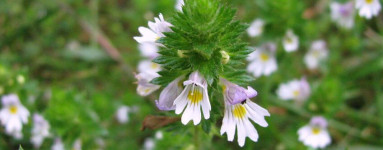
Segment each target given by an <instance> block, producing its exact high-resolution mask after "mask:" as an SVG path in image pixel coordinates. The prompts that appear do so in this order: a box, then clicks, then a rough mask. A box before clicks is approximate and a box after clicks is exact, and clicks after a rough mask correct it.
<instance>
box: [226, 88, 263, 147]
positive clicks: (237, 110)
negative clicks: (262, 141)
mask: <svg viewBox="0 0 383 150" xmlns="http://www.w3.org/2000/svg"><path fill="white" fill-rule="evenodd" d="M227 83H230V82H228V81H226V83H225V85H224V86H223V90H224V92H223V93H224V101H225V115H224V117H223V120H222V127H221V135H223V134H224V133H226V134H227V140H228V141H233V140H234V135H235V130H237V137H238V144H239V146H241V147H242V146H244V145H245V140H246V137H249V138H250V139H251V140H253V141H254V142H256V141H258V132H257V130H256V129H255V128H254V126H253V124H252V123H251V122H250V119H251V120H252V121H254V122H255V123H257V124H259V125H260V126H262V127H267V126H268V124H267V122H266V120H265V118H264V117H265V116H270V114H269V112H268V111H267V110H266V109H264V108H262V107H260V106H259V105H257V104H256V103H254V102H252V101H251V100H250V98H252V97H255V96H256V95H257V92H256V91H255V90H254V89H252V88H251V87H248V90H245V89H244V88H243V89H242V90H236V91H237V92H228V91H229V90H228V89H227V88H228V86H231V85H230V84H229V85H228V84H227ZM231 84H232V83H231ZM242 92H245V93H246V94H245V95H246V97H242V96H240V97H242V98H245V99H244V100H243V101H242V103H237V104H234V105H232V104H231V103H232V102H230V101H231V100H230V98H232V97H237V96H236V95H238V94H239V95H242ZM249 118H250V119H249Z"/></svg>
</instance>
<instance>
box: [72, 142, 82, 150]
mask: <svg viewBox="0 0 383 150" xmlns="http://www.w3.org/2000/svg"><path fill="white" fill-rule="evenodd" d="M81 147H82V141H81V139H77V140H76V141H74V143H73V148H72V150H81V149H82V148H81Z"/></svg>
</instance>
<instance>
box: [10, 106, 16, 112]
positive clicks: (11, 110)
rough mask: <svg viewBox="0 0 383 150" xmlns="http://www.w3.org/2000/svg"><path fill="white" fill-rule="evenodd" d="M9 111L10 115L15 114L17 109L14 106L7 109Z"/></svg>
mask: <svg viewBox="0 0 383 150" xmlns="http://www.w3.org/2000/svg"><path fill="white" fill-rule="evenodd" d="M9 111H10V112H11V114H16V113H17V107H16V106H15V105H12V106H11V107H9Z"/></svg>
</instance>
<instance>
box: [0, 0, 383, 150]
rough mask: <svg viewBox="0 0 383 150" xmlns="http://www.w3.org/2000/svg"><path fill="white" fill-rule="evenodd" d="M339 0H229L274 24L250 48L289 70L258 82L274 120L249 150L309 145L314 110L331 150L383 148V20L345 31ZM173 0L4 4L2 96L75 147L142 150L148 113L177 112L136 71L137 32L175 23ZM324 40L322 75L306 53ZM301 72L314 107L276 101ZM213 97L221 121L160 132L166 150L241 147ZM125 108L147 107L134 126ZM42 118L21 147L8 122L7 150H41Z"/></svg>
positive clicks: (245, 17)
mask: <svg viewBox="0 0 383 150" xmlns="http://www.w3.org/2000/svg"><path fill="white" fill-rule="evenodd" d="M320 2H323V3H324V4H322V5H324V7H323V8H322V9H321V10H320V12H319V13H318V14H316V15H314V16H313V17H309V18H307V17H305V15H304V14H305V13H307V11H308V10H310V9H313V8H314V7H317V6H318V5H320V4H321V3H320ZM329 2H330V1H326V0H323V1H315V0H306V1H300V0H273V1H270V0H244V1H238V0H222V3H223V4H225V5H228V6H230V7H234V8H236V9H237V14H236V18H237V19H238V20H240V21H241V22H244V23H251V21H253V20H254V19H256V18H262V19H264V20H265V22H266V26H265V28H264V33H263V34H262V36H261V37H258V38H249V37H247V36H246V35H243V36H242V38H243V40H246V41H248V42H249V43H250V46H260V45H261V44H262V43H265V42H268V41H273V42H277V43H278V49H277V60H278V70H277V71H276V72H275V73H273V74H272V75H271V76H268V77H261V78H258V79H256V80H255V81H254V82H251V83H249V85H251V86H252V87H254V88H255V89H256V90H257V91H258V93H259V94H258V96H257V97H256V98H255V99H253V101H255V102H256V103H258V104H259V105H260V106H262V107H265V108H267V109H268V110H269V111H270V112H271V117H268V118H266V120H267V121H268V123H269V126H268V127H267V128H262V127H260V126H258V125H255V127H256V128H257V130H258V133H259V135H260V138H259V141H258V142H256V143H255V142H252V141H251V140H247V141H246V145H245V147H244V149H281V150H282V149H302V150H304V149H307V148H306V147H305V146H304V145H303V144H302V143H300V142H299V141H298V135H297V130H298V129H299V128H300V127H301V126H303V125H305V124H307V123H308V121H309V118H310V117H311V116H312V115H323V116H325V117H326V118H328V119H329V120H330V121H329V122H330V127H329V128H330V133H331V135H332V145H331V146H330V147H329V149H380V148H381V147H383V78H382V75H383V44H382V41H383V40H382V39H383V32H382V30H383V19H382V13H380V15H379V16H378V17H375V18H373V19H372V20H366V19H363V18H361V17H359V16H358V15H356V16H355V26H354V28H353V29H352V30H346V29H342V28H339V27H338V26H336V25H335V24H334V23H333V22H331V18H330V11H329V7H328V4H329ZM381 3H382V1H381ZM174 4H175V0H130V1H122V0H108V1H101V0H88V1H76V0H61V1H48V0H34V1H23V0H12V1H11V0H2V1H0V51H1V53H0V95H3V94H8V93H17V94H18V95H19V97H20V100H21V102H22V103H23V104H24V105H25V106H26V107H27V108H28V109H29V111H30V112H31V113H35V112H36V113H41V114H43V115H44V117H45V118H46V119H47V120H48V121H49V122H50V124H51V132H52V134H53V135H54V137H55V136H60V137H61V138H62V139H63V142H64V143H65V145H66V147H67V148H69V147H71V146H72V144H73V142H74V141H75V140H76V139H78V138H80V139H81V140H82V143H83V149H96V148H98V145H97V142H96V141H97V140H98V139H103V140H104V141H105V149H114V150H117V149H141V148H142V146H143V144H144V142H145V139H147V138H153V139H154V135H155V133H156V131H154V130H145V131H141V130H140V128H141V123H142V122H143V119H144V118H145V116H147V115H163V116H165V115H166V116H176V115H175V114H174V113H173V112H160V111H158V110H157V108H156V107H155V104H154V100H155V99H157V95H158V92H157V93H156V94H153V95H152V96H149V97H139V96H138V95H137V94H136V93H135V88H136V85H135V84H134V82H135V79H134V78H133V75H134V74H133V72H135V71H136V69H133V68H135V66H136V65H137V63H138V61H139V60H140V59H141V56H140V54H139V51H138V50H137V43H136V42H135V41H134V40H133V38H132V37H133V36H137V35H139V33H138V30H137V28H138V27H139V26H147V21H148V20H152V19H153V17H154V16H157V14H158V13H163V14H164V16H165V18H166V19H170V16H173V14H174V13H175V12H176V11H175V9H174ZM84 24H85V25H84ZM87 28H88V29H87ZM287 29H293V30H294V32H295V33H296V34H297V35H298V36H299V37H300V43H301V44H300V48H299V51H298V52H295V53H289V54H287V53H286V52H285V51H284V50H283V48H282V45H281V39H282V37H283V35H284V34H285V32H286V30H287ZM368 31H371V32H372V33H374V34H369V33H371V32H368ZM98 32H101V33H102V34H103V36H105V37H107V38H108V40H109V41H110V42H111V43H112V44H113V45H114V46H115V47H116V48H117V49H118V50H119V52H120V53H121V55H122V58H123V61H122V62H118V61H115V60H113V59H112V58H111V57H109V56H108V54H107V52H105V51H104V48H103V47H102V46H101V45H100V43H99V42H98V39H97V33H98ZM317 39H324V40H325V41H326V42H327V44H328V47H329V50H330V54H329V56H330V57H329V59H328V60H327V62H326V63H325V64H321V67H320V69H319V71H318V72H310V71H308V70H307V69H306V68H305V66H304V64H303V56H304V54H305V52H307V51H308V49H309V47H310V44H311V42H312V41H314V40H317ZM20 76H22V77H23V78H24V80H25V81H24V82H20V80H19V79H18V78H19V77H20ZM302 76H306V77H307V79H308V80H309V82H310V85H311V87H312V94H311V96H310V98H309V100H308V101H307V102H306V103H305V104H303V105H302V106H299V105H295V104H294V103H292V102H286V101H281V100H279V99H278V98H277V96H276V93H275V91H276V89H277V88H278V85H279V84H280V83H284V82H286V81H289V80H291V79H294V78H300V77H302ZM213 98H214V100H212V101H211V103H212V106H213V107H216V108H213V112H212V113H215V114H220V115H216V117H212V118H211V119H210V121H203V122H202V123H201V124H200V125H199V126H196V127H194V126H193V125H190V124H189V125H187V126H183V125H182V124H181V123H180V122H176V123H173V124H171V125H169V126H166V127H164V128H161V129H159V130H161V131H163V133H164V137H163V139H159V140H155V143H156V144H155V145H156V148H155V149H159V150H162V149H174V150H176V149H177V150H178V149H184V150H190V149H239V147H238V145H237V143H236V142H227V140H226V138H227V137H226V135H224V136H221V135H220V134H219V130H220V125H221V119H222V118H221V117H218V116H223V107H222V102H221V99H222V96H220V95H214V96H213ZM120 105H127V106H137V107H138V108H139V109H138V111H137V112H133V113H131V114H130V121H129V122H128V123H127V124H119V123H118V122H117V121H116V119H115V112H116V110H117V108H118V107H119V106H120ZM219 110H222V111H219ZM31 122H32V120H31V119H29V123H28V124H27V125H25V126H24V127H23V134H24V138H23V139H22V140H14V139H12V138H11V137H9V136H8V135H6V134H5V133H4V130H3V127H2V128H1V129H0V136H1V137H0V149H17V148H19V146H20V145H22V147H23V148H24V149H33V148H32V145H31V144H30V142H29V137H30V131H31V128H32V124H31ZM54 137H50V138H48V139H46V140H45V141H44V143H43V145H42V147H41V149H50V147H51V145H52V143H53V141H54ZM20 149H22V148H21V147H20Z"/></svg>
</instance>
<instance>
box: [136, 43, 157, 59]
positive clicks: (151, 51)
mask: <svg viewBox="0 0 383 150" xmlns="http://www.w3.org/2000/svg"><path fill="white" fill-rule="evenodd" d="M138 49H139V50H140V52H141V55H142V56H144V57H146V58H149V59H154V58H156V57H157V56H158V55H159V54H158V53H157V52H158V49H159V48H158V46H157V45H156V44H153V43H148V42H145V43H140V44H139V45H138Z"/></svg>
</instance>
